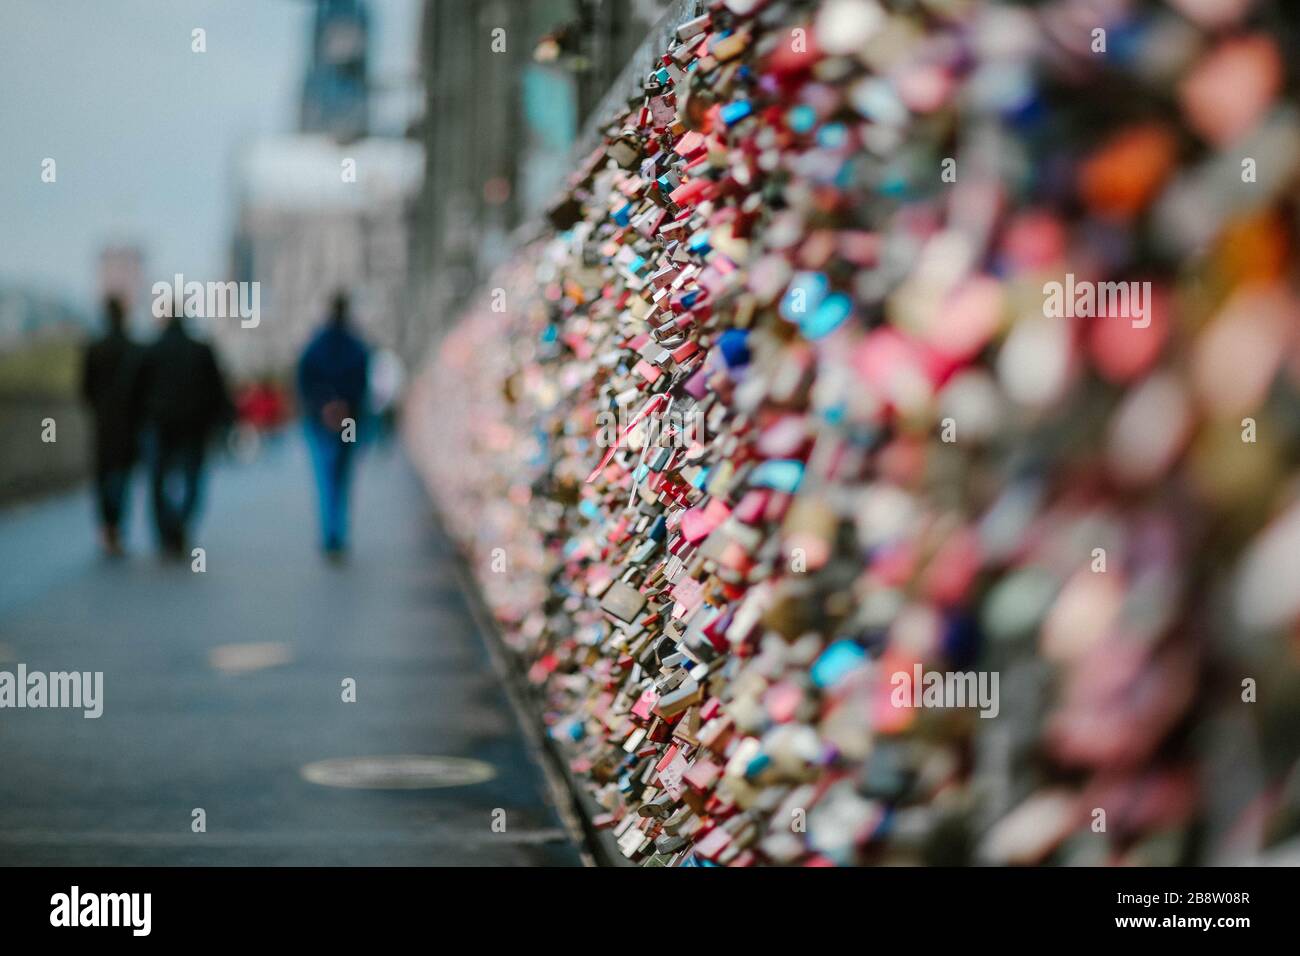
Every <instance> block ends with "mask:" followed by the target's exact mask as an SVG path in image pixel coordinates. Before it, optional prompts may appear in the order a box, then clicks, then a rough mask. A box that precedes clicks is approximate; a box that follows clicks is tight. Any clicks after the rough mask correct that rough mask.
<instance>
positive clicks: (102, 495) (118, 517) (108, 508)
mask: <svg viewBox="0 0 1300 956" xmlns="http://www.w3.org/2000/svg"><path fill="white" fill-rule="evenodd" d="M130 485H131V466H130V465H117V466H113V467H103V466H101V467H100V468H98V469H96V471H95V500H96V502H97V503H98V505H99V521H100V524H102V525H103V526H104V527H105V528H110V529H116V528H120V527H121V526H122V517H123V515H124V514H125V513H126V490H127V488H129V487H130Z"/></svg>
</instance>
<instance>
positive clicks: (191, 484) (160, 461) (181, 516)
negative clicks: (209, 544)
mask: <svg viewBox="0 0 1300 956" xmlns="http://www.w3.org/2000/svg"><path fill="white" fill-rule="evenodd" d="M150 469H151V478H152V484H153V517H154V524H155V526H156V527H157V529H158V543H159V544H161V545H162V546H163V547H164V548H166V549H168V550H180V549H183V548H184V547H185V536H186V534H187V532H188V531H189V528H190V523H191V522H192V521H193V519H194V515H195V514H196V513H197V512H198V508H199V501H200V497H201V494H202V480H203V439H202V438H194V437H190V436H184V437H169V436H166V435H159V434H154V436H153V440H152V442H151V447H150Z"/></svg>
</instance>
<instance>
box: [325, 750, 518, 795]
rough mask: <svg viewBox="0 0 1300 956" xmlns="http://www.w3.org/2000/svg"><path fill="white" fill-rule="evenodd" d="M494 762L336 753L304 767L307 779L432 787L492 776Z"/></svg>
mask: <svg viewBox="0 0 1300 956" xmlns="http://www.w3.org/2000/svg"><path fill="white" fill-rule="evenodd" d="M496 774H497V772H496V771H495V770H494V769H492V767H491V765H490V764H486V763H484V762H483V761H481V760H470V759H468V758H466V757H420V756H410V755H398V756H393V757H335V758H333V759H330V760H318V761H316V762H315V763H309V764H307V766H305V767H303V768H302V776H303V779H304V780H307V781H309V782H310V783H318V784H320V785H321V786H324V787H350V788H353V789H361V790H432V789H436V788H437V787H467V786H469V785H470V784H475V783H482V782H483V781H485V780H491V779H492V778H493V777H495V776H496Z"/></svg>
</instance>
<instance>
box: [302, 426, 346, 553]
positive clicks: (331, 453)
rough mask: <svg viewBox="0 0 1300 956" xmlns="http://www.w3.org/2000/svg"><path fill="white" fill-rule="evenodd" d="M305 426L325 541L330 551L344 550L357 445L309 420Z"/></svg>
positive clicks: (322, 535)
mask: <svg viewBox="0 0 1300 956" xmlns="http://www.w3.org/2000/svg"><path fill="white" fill-rule="evenodd" d="M306 429H307V447H308V448H309V449H310V450H311V461H312V468H313V470H314V471H315V473H316V493H317V496H318V499H319V502H320V524H321V539H322V543H323V544H324V546H325V548H326V549H328V550H331V551H334V550H341V549H342V548H345V547H347V541H348V489H349V488H350V487H351V484H352V464H353V460H354V458H355V457H356V448H357V446H356V444H355V443H354V442H346V441H344V440H343V436H342V435H341V434H340V433H339V432H336V431H331V430H330V429H328V428H326V427H324V426H323V425H318V424H316V423H315V422H310V421H309V422H307V423H306Z"/></svg>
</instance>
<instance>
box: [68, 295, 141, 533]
mask: <svg viewBox="0 0 1300 956" xmlns="http://www.w3.org/2000/svg"><path fill="white" fill-rule="evenodd" d="M104 324H105V328H104V334H103V336H102V337H100V338H98V339H96V340H95V341H93V342H92V343H91V344H90V345H89V346H88V347H87V348H86V352H85V356H84V359H83V362H82V370H81V396H82V398H83V399H84V400H85V402H86V403H87V404H88V405H89V406H90V412H91V417H92V418H93V431H94V454H93V458H94V463H93V464H94V475H95V500H96V504H97V506H98V510H99V522H100V536H101V539H102V542H103V546H104V550H105V551H107V552H108V553H109V554H111V555H117V554H121V552H122V521H123V517H124V515H125V512H126V503H127V501H128V499H129V490H130V484H131V469H132V468H133V467H134V466H135V462H136V458H137V455H138V451H139V449H138V444H137V440H136V429H137V425H138V412H139V409H138V408H137V407H136V401H135V399H136V387H137V382H138V379H139V375H140V365H141V358H142V355H143V352H142V350H141V348H140V346H138V345H136V344H135V343H134V342H132V341H131V340H130V339H129V338H128V337H127V334H126V309H125V308H124V306H123V305H122V300H121V299H118V298H116V297H110V298H108V299H107V300H106V301H105V303H104Z"/></svg>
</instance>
